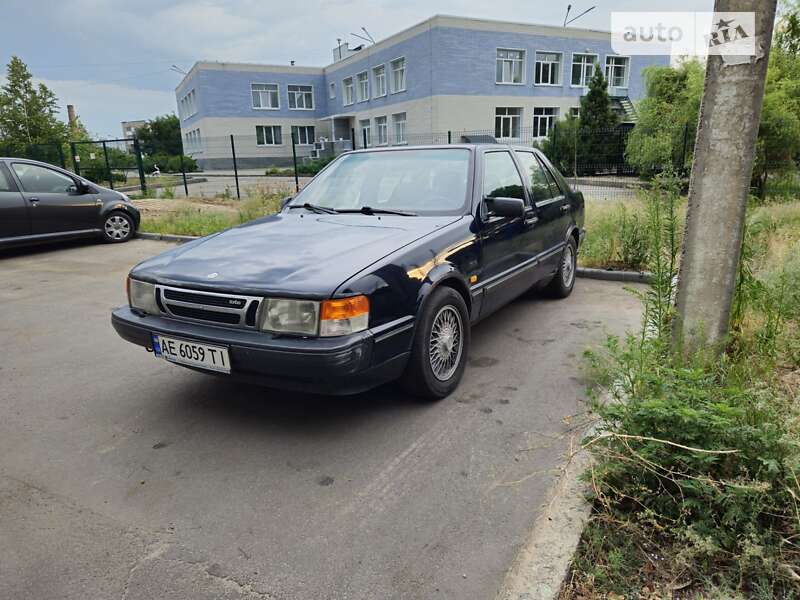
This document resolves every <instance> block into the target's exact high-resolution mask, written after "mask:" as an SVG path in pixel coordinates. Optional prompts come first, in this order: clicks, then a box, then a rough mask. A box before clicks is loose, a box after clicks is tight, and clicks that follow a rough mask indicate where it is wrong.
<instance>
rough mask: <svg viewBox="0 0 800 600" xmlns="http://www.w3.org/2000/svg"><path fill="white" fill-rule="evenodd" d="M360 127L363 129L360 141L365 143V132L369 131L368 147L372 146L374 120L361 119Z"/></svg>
mask: <svg viewBox="0 0 800 600" xmlns="http://www.w3.org/2000/svg"><path fill="white" fill-rule="evenodd" d="M358 128H359V129H360V130H361V139H360V140H359V142H360V143H362V144H363V143H364V132H365V131H366V132H367V148H369V147H370V146H372V121H370V120H369V119H359V121H358Z"/></svg>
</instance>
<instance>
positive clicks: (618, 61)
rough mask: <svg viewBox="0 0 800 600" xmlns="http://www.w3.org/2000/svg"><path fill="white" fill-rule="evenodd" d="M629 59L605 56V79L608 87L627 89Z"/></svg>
mask: <svg viewBox="0 0 800 600" xmlns="http://www.w3.org/2000/svg"><path fill="white" fill-rule="evenodd" d="M630 62H631V59H630V58H628V57H627V56H606V79H607V80H608V86H609V87H620V88H626V87H628V72H629V68H628V67H629V66H630Z"/></svg>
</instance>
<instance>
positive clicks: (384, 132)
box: [375, 117, 389, 146]
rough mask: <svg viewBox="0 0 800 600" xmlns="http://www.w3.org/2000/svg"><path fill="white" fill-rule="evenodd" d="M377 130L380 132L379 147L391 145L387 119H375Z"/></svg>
mask: <svg viewBox="0 0 800 600" xmlns="http://www.w3.org/2000/svg"><path fill="white" fill-rule="evenodd" d="M375 130H376V131H377V132H378V146H385V145H386V144H388V143H389V126H388V125H387V123H386V117H375Z"/></svg>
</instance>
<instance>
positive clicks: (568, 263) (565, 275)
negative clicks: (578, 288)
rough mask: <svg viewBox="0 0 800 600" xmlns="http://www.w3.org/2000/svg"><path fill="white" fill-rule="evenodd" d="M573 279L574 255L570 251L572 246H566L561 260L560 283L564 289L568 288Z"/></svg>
mask: <svg viewBox="0 0 800 600" xmlns="http://www.w3.org/2000/svg"><path fill="white" fill-rule="evenodd" d="M574 278H575V253H574V252H573V251H572V246H571V245H570V244H567V247H566V248H564V256H563V257H562V258H561V281H563V282H564V287H565V288H568V287H570V286H571V285H572V280H573V279H574Z"/></svg>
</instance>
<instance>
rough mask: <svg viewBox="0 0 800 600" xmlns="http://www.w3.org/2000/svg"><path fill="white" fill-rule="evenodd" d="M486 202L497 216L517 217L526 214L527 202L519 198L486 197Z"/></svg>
mask: <svg viewBox="0 0 800 600" xmlns="http://www.w3.org/2000/svg"><path fill="white" fill-rule="evenodd" d="M486 204H487V206H488V207H489V210H490V211H491V212H492V214H494V215H495V216H497V217H509V218H511V219H515V218H517V217H520V218H522V217H523V216H525V203H524V202H523V201H522V200H520V199H519V198H486Z"/></svg>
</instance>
